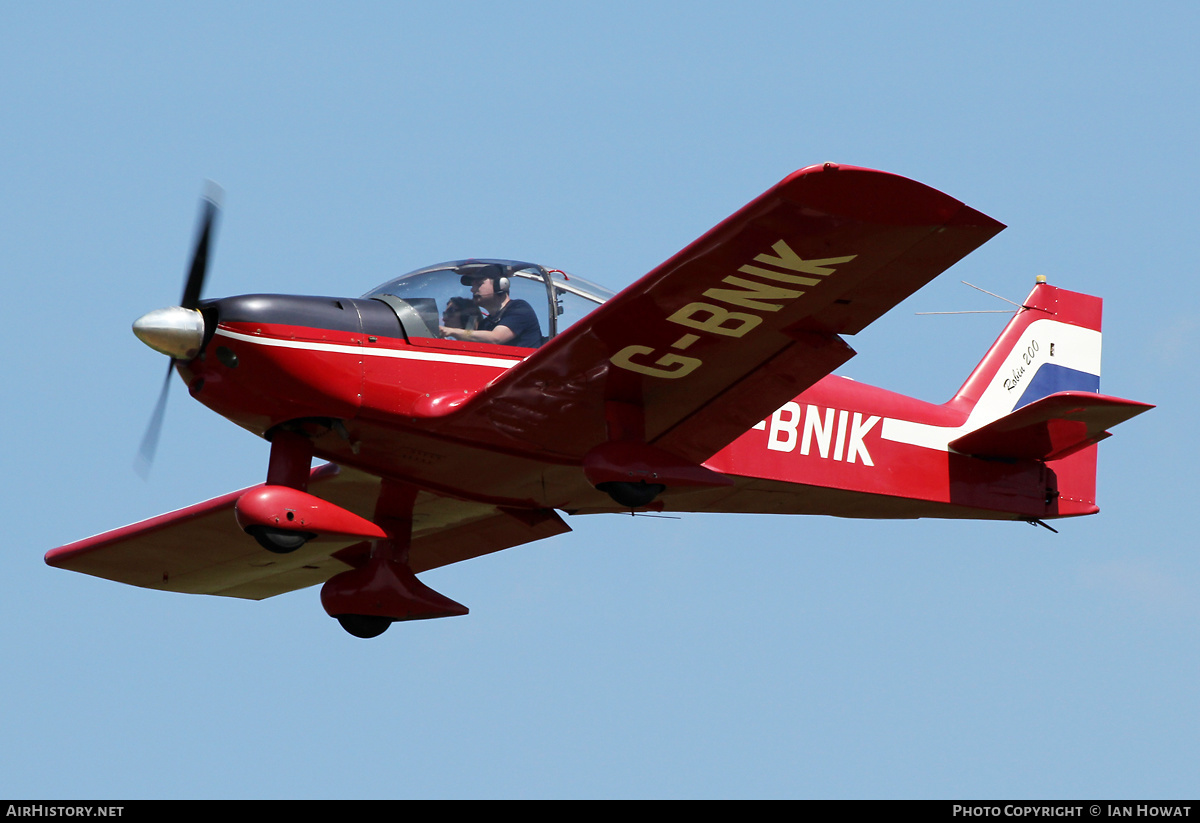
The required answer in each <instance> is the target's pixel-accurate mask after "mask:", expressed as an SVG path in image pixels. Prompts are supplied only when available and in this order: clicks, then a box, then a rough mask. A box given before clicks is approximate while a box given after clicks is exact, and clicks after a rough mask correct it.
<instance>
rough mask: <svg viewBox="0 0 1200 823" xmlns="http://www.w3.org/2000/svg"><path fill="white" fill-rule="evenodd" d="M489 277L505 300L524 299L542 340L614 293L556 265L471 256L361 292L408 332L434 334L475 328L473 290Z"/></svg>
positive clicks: (476, 310)
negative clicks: (385, 306) (445, 329)
mask: <svg viewBox="0 0 1200 823" xmlns="http://www.w3.org/2000/svg"><path fill="white" fill-rule="evenodd" d="M489 279H490V280H492V282H493V286H494V287H495V288H496V289H497V290H498V291H499V290H504V289H503V288H502V287H504V286H507V291H508V294H509V299H510V300H512V301H517V300H522V301H524V302H526V303H528V304H529V306H530V308H531V309H533V313H534V314H535V315H536V316H537V319H538V324H539V327H540V333H541V337H542V340H543V342H544V341H545V340H548V339H550V338H551V337H554V336H555V335H556V334H558V333H559V332H561V331H562V330H563V329H565V328H567V327H568V326H570V325H571V324H572V323H574V322H575V321H577V320H579V319H580V318H582V317H583V316H584V315H586V314H587V313H588V312H590V311H592V310H593V309H595V308H596V307H597V306H599V305H600V304H601V303H604V302H605V301H606V300H608V299H609V298H610V297H612V296H613V292H611V291H609V290H608V289H606V288H604V287H602V286H597V285H596V284H595V283H591V282H589V281H587V280H584V279H583V278H580V277H575V276H574V275H569V274H567V273H566V272H564V271H562V270H560V269H547V268H546V267H544V266H540V265H538V264H537V263H523V262H521V261H519V260H493V259H470V260H454V261H451V262H448V263H437V264H435V265H432V266H426V267H424V268H421V269H417V270H416V271H410V272H409V273H408V274H403V275H401V276H399V277H397V278H395V279H393V280H389V281H387V282H386V283H384V284H383V285H381V286H378V287H376V288H374V289H372V290H371V291H369V292H367V293H366V294H364V295H363V297H366V298H371V299H374V300H380V301H382V302H384V303H387V304H388V305H389V306H391V307H392V309H393V310H395V312H396V314H397V315H398V316H399V317H400V322H401V323H402V324H404V328H405V331H406V332H407V333H408V335H409V336H410V337H432V338H438V337H441V336H442V334H441V332H440V331H439V328H440V327H441V326H446V327H452V328H475V327H477V324H478V323H479V322H481V321H482V318H483V317H486V313H484V312H481V311H480V309H479V307H478V302H477V300H476V299H475V297H474V295H473V293H472V285H473V284H474V283H475V282H477V281H479V280H489Z"/></svg>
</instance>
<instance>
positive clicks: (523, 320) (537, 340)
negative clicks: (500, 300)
mask: <svg viewBox="0 0 1200 823" xmlns="http://www.w3.org/2000/svg"><path fill="white" fill-rule="evenodd" d="M497 326H507V327H508V330H509V331H511V332H512V333H513V335H514V337H513V339H512V340H509V341H508V343H506V344H505V345H507V346H524V347H525V348H527V349H536V348H537V347H538V346H540V345H542V327H541V325H539V324H538V319H537V315H536V314H534V313H533V306H531V305H529V304H528V303H526V302H525V301H524V300H509V301H508V302H507V303H505V304H504V308H502V309H500V311H498V312H496V313H495V314H489V315H488V316H487V317H485V318H484V319H483V322H482V323H480V324H479V329H480V331H493V330H494V329H495V328H496V327H497Z"/></svg>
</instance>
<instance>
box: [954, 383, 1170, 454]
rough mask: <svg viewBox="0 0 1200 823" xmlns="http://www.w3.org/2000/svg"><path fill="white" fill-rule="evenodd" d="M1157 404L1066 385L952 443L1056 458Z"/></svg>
mask: <svg viewBox="0 0 1200 823" xmlns="http://www.w3.org/2000/svg"><path fill="white" fill-rule="evenodd" d="M1152 408H1154V406H1152V405H1150V404H1149V403H1138V402H1137V401H1135V400H1123V399H1121V398H1119V397H1108V396H1106V395H1103V394H1092V393H1091V392H1081V391H1063V392H1057V393H1055V394H1050V395H1047V396H1046V397H1043V398H1041V399H1040V400H1035V401H1034V402H1032V403H1030V404H1028V405H1026V406H1022V407H1021V408H1019V409H1017V410H1016V411H1014V412H1012V413H1011V414H1007V415H1005V416H1004V417H1001V418H1000V419H998V420H993V421H992V422H991V423H988V424H987V425H986V426H983V427H982V428H979V429H976V430H975V431H973V432H971V433H970V434H965V435H963V436H962V437H960V438H958V439H957V440H953V441H951V442H950V448H952V449H954V450H955V451H958V452H961V453H963V454H970V455H974V456H976V457H996V458H1007V459H1013V460H1018V459H1024V460H1057V459H1059V458H1061V457H1066V456H1067V455H1069V454H1073V453H1074V452H1077V451H1079V450H1080V449H1082V448H1085V447H1087V446H1090V445H1092V444H1093V443H1098V442H1099V441H1101V440H1103V439H1104V438H1106V437H1108V429H1110V428H1112V427H1113V426H1115V425H1117V424H1118V423H1124V422H1125V421H1126V420H1128V419H1130V418H1131V417H1135V416H1137V415H1139V414H1141V413H1142V412H1144V411H1148V410H1150V409H1152Z"/></svg>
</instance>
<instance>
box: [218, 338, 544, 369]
mask: <svg viewBox="0 0 1200 823" xmlns="http://www.w3.org/2000/svg"><path fill="white" fill-rule="evenodd" d="M216 336H217V337H228V338H231V339H233V340H242V341H244V342H246V343H253V344H255V345H258V346H273V347H275V348H281V349H305V350H307V351H323V352H332V353H334V354H355V355H358V356H360V357H392V358H395V359H398V360H425V361H432V362H436V363H457V364H460V365H464V366H490V367H492V368H494V369H507V368H511V367H513V366H515V365H517V364H518V363H520V362H521V361H520V360H510V359H508V358H506V357H480V356H478V355H470V354H442V353H440V352H431V351H426V350H421V351H411V350H408V349H373V348H371V347H369V346H348V345H345V344H342V343H316V342H314V341H311V340H280V339H279V338H277V337H263V336H261V335H255V334H242V333H241V332H236V331H230V330H229V329H217V331H216Z"/></svg>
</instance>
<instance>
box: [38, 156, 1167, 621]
mask: <svg viewBox="0 0 1200 823" xmlns="http://www.w3.org/2000/svg"><path fill="white" fill-rule="evenodd" d="M215 216H216V206H215V205H214V203H213V202H212V201H211V200H207V201H206V202H205V205H204V210H203V212H202V215H201V224H200V230H199V233H198V239H197V242H196V247H195V250H194V253H193V258H192V265H191V269H190V272H189V274H188V277H187V281H186V284H185V288H184V293H183V299H182V300H181V301H180V305H179V306H176V307H172V308H168V309H161V310H159V311H156V312H151V313H150V314H148V315H146V316H144V317H143V318H141V319H140V320H138V321H137V323H135V324H134V330H135V332H136V333H137V334H138V336H139V337H140V338H141V339H142V340H143V341H144V342H146V343H147V344H148V345H150V346H151V347H152V348H155V349H156V350H158V351H160V352H162V353H164V354H167V355H168V356H170V357H171V358H172V361H171V367H170V368H171V369H173V370H175V371H177V372H178V373H179V374H180V376H182V377H183V379H184V381H185V382H186V383H187V386H188V390H189V391H190V393H191V395H192V396H193V397H195V398H196V399H197V400H199V401H200V402H201V403H203V404H204V405H206V406H208V407H209V408H211V409H213V410H214V411H216V412H217V413H219V414H221V415H223V416H225V417H227V418H229V419H230V420H232V421H233V422H235V423H237V424H238V425H240V426H242V427H244V428H247V429H249V430H250V431H252V432H254V433H255V434H257V435H260V436H262V437H264V438H265V439H267V440H269V441H270V443H271V453H270V461H269V464H268V467H267V477H266V482H265V483H264V484H261V485H258V486H254V487H251V488H249V489H243V490H241V491H237V492H233V493H230V494H227V495H225V496H223V497H218V498H216V499H214V500H209V501H207V502H204V503H199V504H197V505H194V506H190V507H188V508H185V509H181V510H179V511H175V512H171V513H170V514H165V515H162V516H159V517H155V518H152V519H150V520H146V521H143V522H141V523H137V524H134V525H131V526H126V527H125V528H122V529H117V530H115V531H111V532H107V533H105V534H101V535H98V536H96V537H91V538H88V539H86V540H82V541H79V542H76V543H72V544H70V545H67V546H62V547H60V548H57V549H53V550H52V551H50V552H49V553H48V554H47V555H46V562H47V563H49V564H50V565H51V566H57V567H60V568H65V569H72V570H74V571H80V572H85V573H87V574H92V575H96V576H98V577H104V578H108V579H110V580H117V581H120V582H123V583H130V584H133V585H136V586H143V587H146V588H151V589H165V590H169V591H178V592H191V593H203V594H217V595H225V596H230V597H243V598H250V599H256V600H257V599H262V598H265V597H270V596H272V595H275V594H280V593H282V592H287V591H292V590H295V589H300V588H304V587H306V586H312V585H315V584H317V583H322V584H324V585H323V588H322V589H321V602H322V605H323V606H324V608H325V610H326V612H327V613H328V614H329V615H330V616H332V617H335V618H337V619H338V620H339V621H340V622H341V624H342V626H343V627H344V628H345V629H346V630H347V631H349V632H350V633H351V634H353V635H356V636H358V637H374V636H376V635H378V634H380V633H382V632H383V631H384V630H386V629H387V627H388V626H389V625H391V623H393V622H394V621H398V620H414V619H421V618H431V617H446V616H451V615H460V614H466V613H467V609H466V608H465V607H464V606H462V605H460V604H458V603H456V602H454V601H453V600H450V599H449V598H447V597H445V596H443V595H441V594H439V593H437V592H435V591H433V590H432V589H430V588H429V587H427V586H425V585H424V584H423V583H421V582H420V581H419V580H417V578H416V577H415V573H418V572H422V571H425V570H427V569H432V568H436V567H438V566H444V565H446V564H449V563H456V562H458V561H460V560H467V559H469V558H472V557H478V556H479V555H483V554H487V553H489V552H495V551H499V550H501V549H506V548H509V547H512V546H517V545H521V544H523V543H528V542H530V541H533V540H540V539H542V538H545V537H550V536H552V535H556V534H562V533H564V532H567V531H569V530H570V528H569V527H568V526H567V525H566V523H565V522H564V520H563V518H562V517H561V515H560V514H559V512H565V513H566V514H568V515H574V514H583V513H595V512H629V511H631V510H635V511H656V512H663V511H670V512H762V513H772V514H831V515H837V516H841V517H867V518H914V517H941V518H972V519H988V520H1022V521H1026V522H1029V523H1034V524H1041V525H1045V523H1044V521H1046V520H1051V519H1054V518H1061V517H1075V516H1079V515H1085V514H1094V513H1095V512H1097V511H1098V508H1097V507H1096V503H1095V489H1096V482H1095V478H1096V450H1097V448H1096V444H1097V443H1098V442H1099V441H1100V440H1102V439H1103V438H1105V437H1107V436H1108V431H1107V430H1108V429H1109V428H1111V427H1112V426H1114V425H1116V424H1117V423H1120V422H1122V421H1124V420H1127V419H1129V418H1131V417H1133V416H1134V415H1137V414H1140V413H1141V412H1144V411H1146V410H1147V409H1150V408H1152V406H1150V405H1147V404H1145V403H1137V402H1134V401H1130V400H1122V399H1118V398H1115V397H1108V396H1105V395H1102V394H1099V385H1100V315H1101V300H1100V299H1099V298H1097V297H1090V296H1088V295H1084V294H1077V293H1074V292H1069V291H1065V290H1063V289H1058V288H1055V287H1053V286H1050V285H1048V284H1046V283H1045V282H1043V280H1042V279H1040V278H1039V281H1038V283H1037V285H1036V286H1035V287H1034V289H1033V291H1032V292H1031V293H1030V295H1029V297H1028V298H1027V299H1026V300H1025V302H1024V303H1023V304H1022V305H1021V306H1020V307H1019V309H1017V310H1016V311H1015V313H1014V317H1013V318H1012V320H1011V321H1010V322H1009V323H1008V325H1007V327H1006V328H1005V329H1004V331H1003V332H1002V333H1001V335H1000V337H999V339H998V340H997V341H996V343H995V344H994V345H993V346H992V348H991V349H990V350H989V351H988V352H987V354H986V355H985V356H984V358H983V360H982V362H981V363H980V364H979V365H978V366H977V367H976V368H975V370H974V371H973V372H972V373H971V375H970V377H968V378H967V381H966V382H965V383H964V384H963V386H962V388H961V389H960V390H959V391H958V393H957V394H955V396H954V397H953V398H952V399H951V400H950V401H948V402H946V403H943V404H941V405H937V404H933V403H925V402H922V401H920V400H915V399H913V398H909V397H905V396H902V395H899V394H894V393H892V392H889V391H884V390H882V389H877V388H873V387H871V386H867V385H864V384H861V383H857V382H854V381H852V380H849V379H847V378H842V377H836V376H832V375H831V372H832V371H833V370H834V369H836V368H837V367H838V366H840V365H841V364H843V363H845V362H846V361H847V360H849V359H850V357H852V356H853V355H854V351H853V349H851V348H850V347H849V346H848V345H847V344H846V343H845V342H844V341H843V339H842V337H841V335H846V334H855V333H857V332H858V331H860V330H862V329H863V328H865V327H866V326H867V324H869V323H871V322H872V321H873V320H875V319H876V318H878V317H879V316H880V315H882V314H883V313H884V312H886V311H887V310H888V309H890V308H891V307H893V306H895V305H896V304H897V303H899V302H900V301H901V300H903V299H904V298H906V297H908V296H909V295H910V294H912V293H913V292H914V291H916V290H917V289H919V288H920V287H921V286H923V285H925V284H926V283H928V282H929V281H930V280H931V279H933V278H934V277H935V276H937V275H938V274H939V273H941V272H942V271H944V270H945V269H947V268H949V267H950V266H951V265H953V264H954V263H956V262H957V261H958V260H960V259H961V258H962V257H964V256H965V255H967V254H968V253H970V252H971V251H972V250H974V249H975V248H977V247H978V246H980V245H982V244H983V243H984V242H986V241H987V240H988V239H989V238H991V237H992V236H993V235H995V234H996V233H998V232H999V231H1000V230H1001V229H1003V228H1004V226H1003V225H1002V224H1000V223H998V222H996V221H995V220H993V219H991V218H990V217H987V216H985V215H983V214H981V213H979V212H978V211H975V210H974V209H971V208H969V207H967V206H965V205H963V204H962V203H960V202H959V201H957V200H954V199H953V198H951V197H948V196H947V195H945V194H942V193H941V192H938V191H935V190H934V189H931V188H929V187H927V186H924V185H922V184H920V183H916V182H914V181H912V180H907V179H905V178H903V177H898V176H896V175H892V174H887V173H885V172H880V171H872V170H870V169H863V168H855V167H851V166H840V165H835V164H830V163H826V164H824V165H819V166H810V167H808V168H805V169H801V170H800V171H798V172H796V173H794V174H792V175H791V176H789V177H787V178H786V179H784V180H783V181H782V182H780V183H779V184H778V185H776V186H775V187H773V188H771V189H770V190H769V191H767V192H766V193H765V194H763V195H762V196H761V197H759V198H758V199H756V200H754V201H753V202H752V203H750V204H749V205H747V206H746V207H745V208H743V209H741V210H740V211H738V212H737V213H736V214H734V215H733V216H732V217H730V218H729V219H727V220H725V221H724V222H722V223H721V224H720V225H718V226H717V227H716V228H714V229H713V230H712V231H710V232H708V233H707V234H705V235H704V236H703V237H701V238H700V239H699V240H697V241H696V242H694V243H692V244H691V245H690V246H688V247H687V248H686V249H684V250H683V251H681V252H680V253H679V254H677V255H675V256H674V257H672V258H671V259H670V260H668V261H667V262H665V263H663V264H662V265H661V266H659V267H658V268H656V269H654V270H653V271H651V272H650V273H649V274H647V275H646V276H645V277H643V278H641V279H640V280H638V281H637V282H636V283H634V284H633V285H631V286H630V287H629V288H627V289H625V290H624V291H622V292H621V293H619V294H616V295H612V294H611V293H609V292H607V291H605V290H604V289H602V288H600V287H598V286H595V285H593V284H591V283H589V282H587V281H586V280H581V279H579V278H576V277H573V276H570V275H567V274H565V273H564V272H562V271H559V270H556V269H547V268H544V267H542V266H539V265H535V264H531V263H522V262H517V261H511V260H462V261H457V262H452V263H443V264H440V265H436V266H429V267H427V268H423V269H419V270H417V271H414V272H411V273H409V274H406V275H404V276H402V277H398V278H396V279H394V280H391V281H389V282H387V283H384V284H383V285H382V286H379V287H378V288H376V289H374V290H372V291H370V292H368V293H367V294H366V295H365V296H363V297H361V298H333V297H301V296H292V295H272V294H259V295H244V296H240V297H226V298H222V299H219V300H202V299H200V292H201V287H202V284H203V280H204V275H205V271H206V269H207V265H208V263H207V261H208V254H209V245H210V240H211V237H212V230H213V225H214V221H215ZM480 309H482V311H481V310H480ZM170 377H171V375H170V370H168V373H167V381H168V382H167V383H166V384H164V386H163V394H162V395H161V396H160V402H159V407H158V409H157V410H156V413H155V415H154V417H153V418H152V423H151V427H150V431H149V432H148V437H147V441H146V444H145V446H144V453H146V454H152V451H153V444H154V441H155V439H156V438H157V431H158V426H159V422H160V421H161V410H162V407H163V401H164V400H165V397H166V389H167V386H168V385H169V382H170ZM314 457H317V458H321V459H322V460H324V461H329V462H327V463H325V464H323V465H321V466H319V467H318V468H316V469H313V468H312V461H313V458H314ZM252 538H253V539H252Z"/></svg>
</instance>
